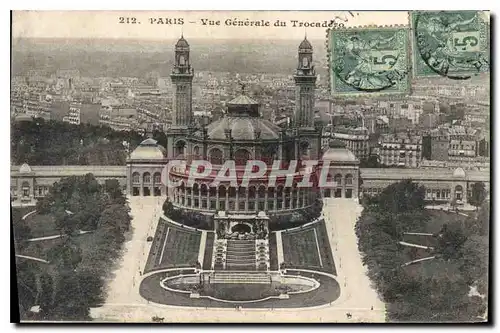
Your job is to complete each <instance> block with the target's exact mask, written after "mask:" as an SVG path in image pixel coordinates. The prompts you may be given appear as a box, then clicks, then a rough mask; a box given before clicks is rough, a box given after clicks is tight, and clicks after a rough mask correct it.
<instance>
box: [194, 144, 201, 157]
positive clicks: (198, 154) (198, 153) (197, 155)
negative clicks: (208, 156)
mask: <svg viewBox="0 0 500 333" xmlns="http://www.w3.org/2000/svg"><path fill="white" fill-rule="evenodd" d="M193 155H194V157H200V147H198V146H195V147H194V148H193Z"/></svg>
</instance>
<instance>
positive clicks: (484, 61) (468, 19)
mask: <svg viewBox="0 0 500 333" xmlns="http://www.w3.org/2000/svg"><path fill="white" fill-rule="evenodd" d="M410 18H411V25H412V30H413V35H412V37H413V38H412V39H413V69H414V71H413V72H414V75H415V76H416V77H419V76H420V77H422V76H424V77H425V76H438V75H441V76H445V77H448V78H451V79H468V78H470V77H471V75H477V74H479V73H481V72H488V71H489V69H490V63H489V62H490V28H489V13H488V12H479V11H439V12H436V11H422V12H411V14H410Z"/></svg>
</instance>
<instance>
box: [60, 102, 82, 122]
mask: <svg viewBox="0 0 500 333" xmlns="http://www.w3.org/2000/svg"><path fill="white" fill-rule="evenodd" d="M80 113H81V103H71V104H70V105H69V112H68V114H67V115H66V116H64V118H63V121H64V122H66V123H70V124H73V125H80V122H81V118H80Z"/></svg>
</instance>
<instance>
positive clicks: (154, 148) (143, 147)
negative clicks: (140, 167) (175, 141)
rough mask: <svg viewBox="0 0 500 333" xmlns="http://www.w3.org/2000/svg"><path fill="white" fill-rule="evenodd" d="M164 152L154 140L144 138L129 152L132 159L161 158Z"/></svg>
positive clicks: (164, 154) (163, 157) (163, 156)
mask: <svg viewBox="0 0 500 333" xmlns="http://www.w3.org/2000/svg"><path fill="white" fill-rule="evenodd" d="M165 156H166V152H165V148H163V146H161V145H159V144H158V143H157V141H156V140H153V139H146V140H144V141H142V142H141V143H140V144H139V146H138V147H137V148H135V149H134V151H133V152H132V153H131V154H130V159H132V160H163V159H165Z"/></svg>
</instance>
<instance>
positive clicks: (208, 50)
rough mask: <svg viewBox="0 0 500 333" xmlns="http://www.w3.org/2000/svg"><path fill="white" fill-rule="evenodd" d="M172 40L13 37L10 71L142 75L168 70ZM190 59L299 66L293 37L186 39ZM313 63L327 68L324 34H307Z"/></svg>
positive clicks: (287, 70)
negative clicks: (320, 36) (310, 37)
mask: <svg viewBox="0 0 500 333" xmlns="http://www.w3.org/2000/svg"><path fill="white" fill-rule="evenodd" d="M175 42H176V41H175V40H164V41H157V40H155V41H151V40H116V39H115V40H108V39H16V40H13V41H12V74H13V75H22V74H25V73H26V72H27V71H29V70H31V69H45V70H47V71H48V72H53V71H55V70H57V69H79V70H80V72H81V75H82V76H88V77H102V76H110V77H120V76H134V77H144V76H145V75H147V74H148V73H151V72H156V73H158V74H159V75H160V76H167V75H169V74H170V71H171V68H172V66H173V55H174V52H173V51H174V45H175ZM189 43H190V46H191V64H192V66H193V67H194V68H195V70H198V71H214V72H238V73H281V74H292V73H293V71H294V69H295V68H296V67H297V47H298V44H299V43H300V41H297V40H279V41H269V40H244V41H243V40H234V39H233V40H221V39H215V40H207V39H198V40H196V39H189ZM311 43H312V44H313V47H314V52H315V63H316V69H317V71H318V73H319V74H326V69H325V68H324V67H325V66H326V51H325V47H324V41H323V40H311Z"/></svg>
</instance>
